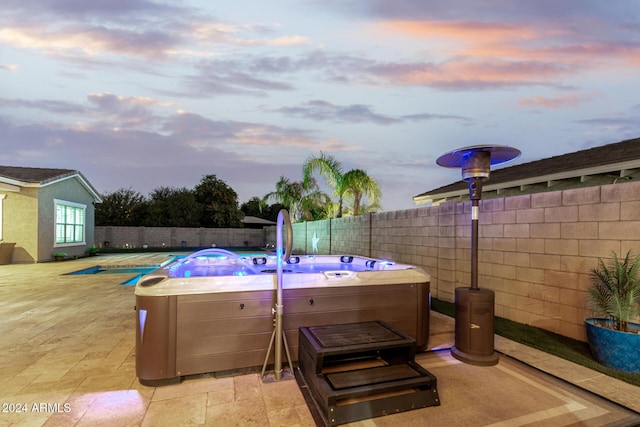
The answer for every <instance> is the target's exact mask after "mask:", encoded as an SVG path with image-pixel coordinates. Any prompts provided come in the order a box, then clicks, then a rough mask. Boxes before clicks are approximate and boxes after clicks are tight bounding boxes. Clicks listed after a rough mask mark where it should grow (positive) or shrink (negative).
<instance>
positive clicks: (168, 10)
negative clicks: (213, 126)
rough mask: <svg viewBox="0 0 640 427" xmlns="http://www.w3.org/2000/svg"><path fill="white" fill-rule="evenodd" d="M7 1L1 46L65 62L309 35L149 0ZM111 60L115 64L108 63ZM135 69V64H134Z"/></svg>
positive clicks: (184, 54) (209, 49)
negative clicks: (220, 17)
mask: <svg viewBox="0 0 640 427" xmlns="http://www.w3.org/2000/svg"><path fill="white" fill-rule="evenodd" d="M7 1H8V4H4V3H3V7H4V9H5V10H6V11H7V13H6V15H5V16H6V17H5V18H4V19H3V18H0V24H1V25H2V29H1V30H0V42H3V43H4V44H6V45H8V46H12V47H14V48H18V49H23V50H32V51H37V52H42V53H44V54H46V55H49V56H50V57H53V58H57V59H58V60H64V61H82V60H89V59H90V58H91V59H92V60H93V61H96V60H100V61H102V62H103V63H109V62H110V60H111V61H113V60H114V59H115V58H117V59H122V60H123V61H131V60H132V59H133V60H141V61H149V60H151V61H158V62H165V61H168V60H169V59H171V58H189V57H195V58H202V57H212V56H216V55H219V54H220V53H221V52H222V50H223V49H225V47H227V46H239V47H245V48H246V47H260V46H275V47H281V46H285V47H290V46H295V45H301V44H306V43H309V41H308V40H307V38H306V37H304V36H300V35H291V34H279V33H277V32H276V31H275V29H276V27H275V26H271V28H269V26H265V25H240V24H235V23H232V22H226V21H224V20H219V19H217V18H215V17H213V16H210V15H208V14H206V13H204V12H202V11H200V10H198V9H196V8H192V7H186V6H180V5H172V4H171V3H163V2H153V1H145V0H131V1H129V0H92V1H78V0H57V1H55V2H51V1H50V2H42V1H35V0H27V1H24V2H20V1H15V0H7ZM109 59H110V60H109ZM130 66H131V65H130Z"/></svg>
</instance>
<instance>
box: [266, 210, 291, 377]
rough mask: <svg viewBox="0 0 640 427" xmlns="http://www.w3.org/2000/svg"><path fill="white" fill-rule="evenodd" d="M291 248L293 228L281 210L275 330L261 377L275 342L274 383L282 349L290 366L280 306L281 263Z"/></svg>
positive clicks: (280, 368) (279, 214) (280, 372)
mask: <svg viewBox="0 0 640 427" xmlns="http://www.w3.org/2000/svg"><path fill="white" fill-rule="evenodd" d="M283 225H286V229H287V243H286V246H285V247H283V245H282V226H283ZM292 247H293V227H292V226H291V220H290V218H289V213H288V212H287V210H286V209H281V210H280V212H278V219H277V222H276V281H277V288H276V306H275V308H274V309H273V313H274V314H275V328H274V330H273V334H272V335H271V342H270V343H269V350H268V351H267V357H266V359H265V360H264V365H263V366H262V376H263V378H264V371H265V369H266V366H267V361H268V359H269V354H270V353H271V346H272V345H273V344H274V341H275V351H274V376H275V380H276V381H280V380H281V379H282V347H283V345H284V348H285V350H286V352H287V359H288V360H289V364H291V355H290V354H289V348H288V346H287V339H286V337H285V335H284V334H283V331H282V313H283V311H284V310H283V308H284V306H283V304H282V273H283V271H282V263H283V262H286V261H287V260H288V259H289V258H291V249H292ZM290 369H291V372H292V373H293V368H292V367H291V366H290Z"/></svg>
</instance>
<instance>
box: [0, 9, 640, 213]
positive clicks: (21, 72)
mask: <svg viewBox="0 0 640 427" xmlns="http://www.w3.org/2000/svg"><path fill="white" fill-rule="evenodd" d="M639 77H640V3H639V2H638V1H637V0H614V1H602V0H562V1H558V0H518V1H515V0H513V1H508V0H486V1H477V0H459V1H442V0H437V1H432V0H394V1H389V0H270V1H263V0H234V1H225V2H222V1H213V0H90V1H87V0H2V5H1V6H0V164H1V165H6V166H27V167H44V168H64V169H76V170H79V171H81V172H82V174H83V175H84V176H85V177H86V178H87V179H88V180H89V182H90V183H91V184H92V185H93V186H94V187H95V188H96V189H97V190H98V192H100V193H101V194H108V193H111V192H114V191H117V190H119V189H122V188H125V189H133V190H135V191H138V192H140V193H142V194H143V195H148V194H150V193H151V192H152V191H153V190H154V189H156V188H160V187H173V188H183V187H186V188H189V189H191V188H194V187H195V186H196V185H197V184H198V183H199V182H200V181H201V179H202V178H203V177H204V176H205V175H210V174H215V175H216V176H217V178H219V179H221V180H223V181H225V182H226V183H227V184H228V185H229V186H230V187H231V188H233V189H234V190H235V191H236V192H237V193H238V200H239V202H240V203H243V202H245V201H247V200H249V199H250V198H251V197H254V196H257V197H262V196H264V195H265V194H267V193H269V192H271V191H274V190H275V183H276V182H277V181H278V179H279V177H280V176H285V177H286V178H288V179H290V180H291V181H298V180H300V179H301V177H302V164H303V162H304V161H305V160H306V159H307V158H309V157H310V156H317V155H319V154H320V153H321V152H324V153H327V154H330V155H332V156H333V157H335V158H336V159H337V160H339V161H340V162H341V163H342V165H343V170H344V171H345V172H346V171H348V170H350V169H364V170H366V171H367V173H368V174H369V175H371V176H372V177H374V178H375V179H376V180H377V181H378V183H379V184H380V187H381V191H382V210H383V211H392V210H401V209H408V208H412V207H415V205H414V202H413V199H412V197H413V196H416V195H418V194H420V193H423V192H425V191H428V190H432V189H435V188H438V187H440V186H442V185H446V184H449V183H452V182H455V181H458V180H460V171H459V170H455V169H447V168H442V167H439V166H437V165H436V159H437V158H438V157H439V156H441V155H442V154H444V153H447V152H449V151H452V150H455V149H457V148H461V147H465V146H471V145H509V146H512V147H515V148H518V149H519V150H521V152H522V155H521V156H520V157H519V158H518V159H516V160H514V161H513V162H511V163H507V164H505V165H503V166H511V165H516V164H519V163H524V162H529V161H533V160H538V159H541V158H546V157H550V156H553V155H560V154H565V153H569V152H573V151H577V150H582V149H585V148H591V147H595V146H601V145H605V144H609V143H615V142H618V141H621V140H625V139H630V138H635V137H638V136H640V87H639V86H640V79H639ZM320 182H323V180H322V179H320ZM323 188H324V189H325V190H327V188H325V187H324V186H323Z"/></svg>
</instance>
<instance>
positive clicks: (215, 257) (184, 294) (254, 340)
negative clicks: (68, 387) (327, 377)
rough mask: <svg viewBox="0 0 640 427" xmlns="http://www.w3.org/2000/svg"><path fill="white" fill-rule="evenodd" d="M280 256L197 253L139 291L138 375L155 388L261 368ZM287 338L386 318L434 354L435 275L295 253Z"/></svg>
mask: <svg viewBox="0 0 640 427" xmlns="http://www.w3.org/2000/svg"><path fill="white" fill-rule="evenodd" d="M276 267H277V265H276V257H275V256H268V255H262V256H241V255H238V254H233V253H225V254H220V253H219V252H218V253H214V252H211V251H207V252H198V253H194V254H191V255H189V256H188V257H185V258H183V259H180V260H176V261H175V262H173V263H170V264H168V265H166V266H165V267H162V268H159V269H157V270H155V271H153V272H151V273H149V274H147V275H146V276H144V277H143V278H142V279H141V280H140V281H139V282H138V284H137V285H136V289H135V295H136V373H137V376H138V378H139V380H140V382H141V383H143V384H148V385H153V384H158V383H163V382H165V381H167V380H179V379H180V378H181V377H182V376H185V375H192V374H201V373H209V372H218V371H226V370H234V369H242V368H251V367H256V366H259V365H261V364H262V362H263V361H264V358H265V356H266V355H267V348H268V346H269V340H270V336H271V333H272V331H273V327H274V312H273V307H274V301H275V299H276V288H277V283H276V274H275V269H276ZM283 270H284V274H283V283H282V292H283V296H284V302H283V308H282V310H283V322H284V334H285V335H286V339H287V342H288V343H289V346H290V348H291V354H292V357H293V358H294V359H297V347H298V329H299V328H300V327H301V326H318V325H330V324H340V323H354V322H363V321H374V320H381V321H383V322H385V323H388V324H390V325H392V326H393V327H394V328H396V329H398V330H400V331H402V332H404V333H406V334H407V335H410V336H412V337H414V338H415V339H416V344H417V347H418V348H426V346H427V342H428V337H429V309H430V290H429V286H430V276H429V275H428V274H427V273H426V272H425V271H424V270H422V269H421V268H418V267H415V266H411V265H407V264H400V263H395V262H392V261H388V260H380V259H373V258H366V257H360V256H352V255H294V256H291V257H290V258H289V259H288V260H287V262H286V264H284V265H283Z"/></svg>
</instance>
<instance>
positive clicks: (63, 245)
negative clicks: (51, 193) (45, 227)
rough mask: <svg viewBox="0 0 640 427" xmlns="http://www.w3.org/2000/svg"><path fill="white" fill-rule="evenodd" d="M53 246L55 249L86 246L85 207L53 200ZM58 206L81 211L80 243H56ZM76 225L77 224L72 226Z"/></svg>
mask: <svg viewBox="0 0 640 427" xmlns="http://www.w3.org/2000/svg"><path fill="white" fill-rule="evenodd" d="M53 202H54V203H53V242H54V244H53V246H54V247H56V248H60V247H68V246H82V245H86V244H87V205H83V204H82V203H75V202H70V201H68V200H60V199H54V200H53ZM58 206H69V207H72V208H78V209H82V211H83V212H82V241H81V242H80V241H74V242H58ZM67 224H68V223H67ZM73 225H78V224H73Z"/></svg>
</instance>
